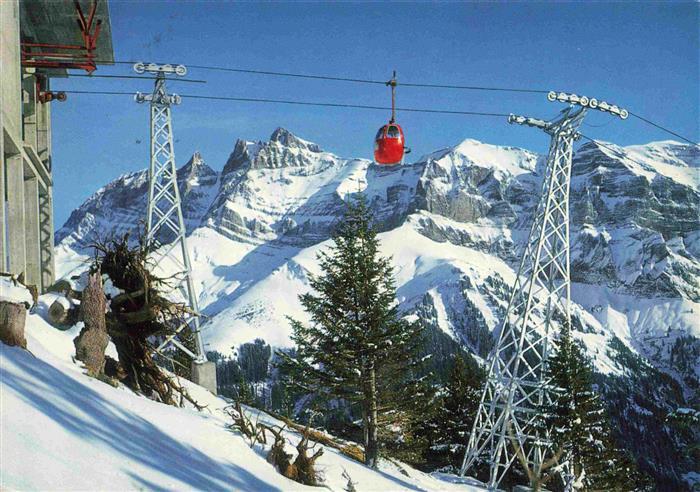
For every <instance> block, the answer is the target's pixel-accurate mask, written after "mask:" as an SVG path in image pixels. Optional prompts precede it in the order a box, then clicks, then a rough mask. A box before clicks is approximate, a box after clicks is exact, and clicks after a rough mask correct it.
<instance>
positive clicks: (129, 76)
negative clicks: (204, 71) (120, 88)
mask: <svg viewBox="0 0 700 492" xmlns="http://www.w3.org/2000/svg"><path fill="white" fill-rule="evenodd" d="M68 77H69V78H70V77H87V78H88V79H96V78H98V79H143V80H156V79H157V78H158V77H149V76H147V75H146V76H144V75H96V74H90V75H87V74H80V73H71V74H69V75H68ZM171 81H174V82H193V83H196V84H206V83H207V81H206V80H198V79H181V78H175V77H173V78H168V82H171Z"/></svg>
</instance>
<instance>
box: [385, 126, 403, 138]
mask: <svg viewBox="0 0 700 492" xmlns="http://www.w3.org/2000/svg"><path fill="white" fill-rule="evenodd" d="M386 136H387V137H389V138H399V137H400V136H401V134H400V133H399V129H398V128H397V127H395V126H390V127H389V131H387V133H386Z"/></svg>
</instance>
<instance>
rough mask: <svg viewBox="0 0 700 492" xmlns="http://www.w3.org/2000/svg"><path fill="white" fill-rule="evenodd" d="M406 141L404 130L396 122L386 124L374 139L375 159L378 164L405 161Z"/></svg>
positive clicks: (389, 164) (391, 164) (388, 164)
mask: <svg viewBox="0 0 700 492" xmlns="http://www.w3.org/2000/svg"><path fill="white" fill-rule="evenodd" d="M404 145H405V141H404V136H403V130H401V127H400V126H399V125H397V124H395V123H389V124H388V125H384V126H383V127H381V128H380V129H379V131H378V132H377V137H376V139H375V141H374V160H375V161H376V162H377V164H383V165H386V166H393V165H395V164H400V163H401V162H402V161H403V154H404V149H405V147H404Z"/></svg>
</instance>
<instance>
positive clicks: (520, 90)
mask: <svg viewBox="0 0 700 492" xmlns="http://www.w3.org/2000/svg"><path fill="white" fill-rule="evenodd" d="M100 62H103V63H112V64H115V65H133V64H135V63H137V62H135V61H127V60H111V61H109V60H108V61H97V63H100ZM172 65H177V64H172ZM186 66H187V67H189V68H192V69H197V70H211V71H219V72H233V73H249V74H254V75H267V76H278V77H293V78H304V79H313V80H328V81H335V82H351V83H362V84H373V85H387V83H388V82H387V81H385V80H376V79H364V78H353V77H338V76H332V75H317V74H308V73H297V72H283V71H274V70H254V69H245V68H235V67H222V66H215V65H186ZM103 77H105V76H103ZM133 77H134V78H145V77H136V76H133ZM115 78H116V76H115ZM170 80H182V79H176V78H173V79H170ZM397 85H399V86H403V87H418V88H428V89H455V90H473V91H494V92H514V93H529V94H547V93H548V92H549V91H547V90H543V89H528V88H515V87H489V86H471V85H451V84H434V83H417V82H397ZM183 97H184V96H183ZM188 97H192V96H188ZM222 100H227V99H225V98H223V99H222ZM230 100H239V99H230ZM250 102H252V101H250ZM256 102H270V103H272V102H278V103H280V104H302V103H301V102H283V101H277V100H256ZM314 105H318V104H315V103H314ZM338 107H344V106H338ZM358 109H380V108H378V107H362V108H358ZM403 111H409V112H411V111H414V110H411V109H408V110H407V109H403ZM420 112H438V113H445V114H465V112H450V111H432V110H431V111H420ZM467 114H468V112H467ZM484 114H485V115H487V114H486V113H484ZM629 114H630V116H633V117H635V118H637V119H639V120H640V121H643V122H645V123H647V124H649V125H651V126H653V127H655V128H657V129H659V130H662V131H664V132H666V133H668V134H669V135H673V136H674V137H677V138H680V139H681V140H683V141H684V142H687V143H689V144H691V145H698V143H697V142H693V141H692V140H690V139H689V138H687V137H684V136H683V135H681V134H679V133H678V132H675V131H673V130H671V129H670V128H667V127H666V126H664V125H661V124H659V123H655V122H654V121H652V120H650V119H648V118H645V117H643V116H641V115H639V114H636V113H633V112H632V111H629ZM499 116H500V115H499ZM506 116H507V115H506Z"/></svg>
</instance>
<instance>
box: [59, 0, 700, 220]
mask: <svg viewBox="0 0 700 492" xmlns="http://www.w3.org/2000/svg"><path fill="white" fill-rule="evenodd" d="M699 12H700V7H699V4H697V3H649V2H647V3H641V2H617V3H604V2H595V3H593V2H590V3H579V2H571V3H333V4H322V3H298V2H294V3H223V2H175V1H168V2H136V1H134V2H124V1H116V0H112V1H110V15H111V23H112V34H113V43H114V50H115V59H117V60H144V61H149V60H155V61H168V62H179V63H183V64H185V65H187V64H188V63H189V64H194V65H217V66H228V67H236V68H247V69H257V70H273V71H288V72H301V73H311V74H328V75H335V76H342V77H345V76H347V77H352V78H369V79H381V80H383V79H388V78H389V77H390V75H391V71H392V70H397V72H398V76H399V82H401V81H402V80H403V81H405V82H416V83H438V84H460V85H480V86H500V87H524V88H534V89H543V90H550V89H554V90H563V91H568V92H574V93H577V94H585V95H588V96H594V97H598V98H599V99H605V100H608V101H610V102H613V103H617V104H619V105H621V106H623V107H626V108H628V109H630V110H631V111H633V112H636V113H638V114H641V115H643V116H645V117H647V118H649V119H651V120H654V121H656V122H659V123H662V124H664V125H665V126H667V127H670V128H672V129H674V130H675V131H677V132H678V133H680V134H681V135H684V136H687V137H688V138H690V139H693V140H694V141H698V140H700V129H699V126H698V125H699V120H700V118H699V115H698V108H699V106H700V101H699V98H700V91H699V89H700V81H699V77H700V66H699V61H698V56H699V53H700V47H699V30H698V25H700V24H699V22H700V19H699ZM96 74H122V75H131V74H133V71H132V70H131V67H129V66H126V65H116V66H114V67H100V68H99V70H98V71H97V72H96ZM188 77H190V78H197V79H206V80H207V81H208V83H207V84H184V83H179V84H176V83H172V84H171V85H170V87H169V89H170V91H171V92H179V93H183V94H184V93H194V94H202V95H224V96H226V95H228V96H236V97H256V98H287V99H299V100H312V101H327V102H342V103H350V104H367V105H380V106H384V105H388V104H389V102H390V100H389V90H388V89H387V88H385V87H383V86H379V85H364V84H350V83H340V82H337V83H336V82H322V81H314V80H301V79H290V78H275V77H260V76H256V75H249V74H234V73H219V72H211V71H202V70H194V69H192V70H190V73H189V74H188ZM53 89H55V90H61V89H63V90H106V91H132V90H133V91H142V92H148V91H149V90H150V89H151V82H150V81H138V80H118V81H113V80H107V79H93V80H87V79H84V78H72V79H62V80H61V79H56V80H54V82H53ZM397 98H398V105H399V106H404V107H417V108H435V109H448V110H464V111H485V112H496V113H510V112H513V113H517V114H525V115H528V116H536V117H542V118H547V117H551V116H554V115H555V114H556V113H557V111H558V110H559V109H561V105H560V104H558V103H550V102H548V101H547V100H546V97H545V96H544V95H538V94H508V93H493V92H481V91H478V92H472V91H460V90H445V89H443V90H435V89H419V88H408V87H403V88H402V87H399V88H398V94H397ZM52 117H53V125H54V126H53V147H54V159H53V165H54V177H55V201H54V206H55V222H56V225H57V227H60V225H62V224H63V222H64V221H65V220H66V219H67V218H68V215H69V214H70V212H71V210H73V209H74V208H75V207H77V206H79V205H80V204H81V203H82V202H83V201H84V200H85V199H86V198H87V197H88V196H90V195H91V194H92V193H93V192H94V191H95V190H97V189H98V188H99V187H100V186H103V185H104V184H106V183H107V182H108V181H110V180H112V179H114V178H116V177H117V176H119V175H121V174H123V173H126V172H131V171H135V170H138V169H142V168H145V167H147V165H148V158H149V156H148V152H149V150H148V149H149V145H148V135H149V129H148V108H147V106H145V105H138V104H136V103H135V102H134V101H133V99H132V98H130V97H128V96H93V95H71V96H69V100H68V101H67V102H65V103H54V104H53V106H52ZM173 119H174V122H173V126H174V129H175V133H176V138H177V142H176V144H175V152H176V157H177V161H178V165H182V164H184V163H185V162H186V161H187V159H189V157H190V156H191V154H192V153H193V152H194V151H195V150H199V151H200V152H201V153H202V155H203V157H204V159H205V160H206V162H207V163H208V164H209V165H210V166H211V167H213V168H214V169H217V170H220V169H221V168H222V166H223V164H224V163H225V161H226V158H227V156H228V155H229V153H230V152H231V150H232V149H233V146H234V143H235V141H236V139H237V138H239V137H240V138H245V139H248V140H267V139H268V138H269V136H270V134H271V133H272V131H273V130H274V129H275V128H276V127H278V126H283V127H285V128H288V129H289V130H291V131H292V132H294V133H295V134H297V135H299V136H300V137H303V138H306V139H307V140H312V141H314V142H317V143H319V144H320V145H321V147H323V148H324V149H326V150H329V151H331V152H334V153H336V154H338V155H341V156H344V157H366V158H370V157H371V152H372V145H373V142H372V138H373V136H374V134H375V132H376V130H377V128H378V127H379V126H381V125H382V124H383V123H385V121H386V120H387V119H388V114H385V113H383V112H381V111H380V112H377V111H367V110H359V109H356V110H346V109H332V108H315V107H297V106H281V105H262V104H253V103H233V102H212V101H195V100H185V101H184V102H183V104H182V105H180V106H177V107H176V108H175V109H174V110H173ZM398 121H399V122H400V123H401V125H402V126H403V127H404V130H405V132H406V136H407V143H408V145H409V146H410V147H412V148H413V152H414V153H413V155H412V157H413V158H418V157H419V156H420V155H421V154H424V153H427V152H431V151H433V150H436V149H439V148H443V147H446V146H451V145H455V144H457V143H459V142H460V141H462V140H463V139H465V138H475V139H478V140H481V141H484V142H488V143H494V144H500V145H513V146H520V147H525V148H528V149H531V150H535V151H538V152H546V149H547V145H548V140H547V138H546V137H545V135H544V134H543V133H541V132H539V131H537V130H535V129H532V128H527V127H520V126H513V125H508V124H507V123H506V122H505V121H504V120H503V119H501V118H493V117H474V116H450V115H431V114H415V113H406V114H401V113H399V115H398ZM582 132H583V133H585V134H586V135H588V136H590V137H594V138H600V139H604V140H607V141H611V142H615V143H617V144H621V145H629V144H638V143H646V142H649V141H654V140H666V139H672V138H673V137H671V136H670V135H668V134H665V133H663V132H661V131H660V130H657V129H655V128H653V127H651V126H648V125H646V124H645V123H642V122H641V121H638V120H635V119H633V118H630V119H628V120H626V121H621V120H620V119H619V118H613V117H611V116H609V115H606V114H600V113H597V112H591V113H589V116H587V117H586V121H585V123H584V126H583V127H582ZM137 140H140V141H141V143H137Z"/></svg>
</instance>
